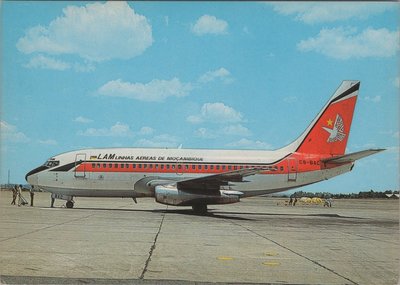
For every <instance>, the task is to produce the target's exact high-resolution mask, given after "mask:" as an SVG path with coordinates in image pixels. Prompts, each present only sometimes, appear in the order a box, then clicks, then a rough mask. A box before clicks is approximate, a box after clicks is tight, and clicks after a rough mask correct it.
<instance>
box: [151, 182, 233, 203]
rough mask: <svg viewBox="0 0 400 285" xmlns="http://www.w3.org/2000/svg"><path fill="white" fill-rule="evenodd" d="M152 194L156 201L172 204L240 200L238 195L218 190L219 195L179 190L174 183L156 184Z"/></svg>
mask: <svg viewBox="0 0 400 285" xmlns="http://www.w3.org/2000/svg"><path fill="white" fill-rule="evenodd" d="M154 194H155V199H156V201H157V202H158V203H161V204H165V205H173V206H192V205H198V204H207V205H215V204H232V203H237V202H239V201H240V197H239V195H232V194H231V193H230V195H226V194H224V191H220V195H205V194H204V195H203V194H193V193H189V192H185V191H183V190H179V189H177V188H176V186H174V185H162V186H161V185H160V186H156V187H155V193H154Z"/></svg>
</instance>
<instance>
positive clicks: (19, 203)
mask: <svg viewBox="0 0 400 285" xmlns="http://www.w3.org/2000/svg"><path fill="white" fill-rule="evenodd" d="M17 191H18V207H20V206H21V203H22V185H18V188H17Z"/></svg>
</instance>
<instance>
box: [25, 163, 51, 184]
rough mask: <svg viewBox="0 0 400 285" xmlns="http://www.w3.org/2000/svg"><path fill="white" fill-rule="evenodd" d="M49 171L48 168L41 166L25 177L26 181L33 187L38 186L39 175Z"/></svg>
mask: <svg viewBox="0 0 400 285" xmlns="http://www.w3.org/2000/svg"><path fill="white" fill-rule="evenodd" d="M45 169H47V166H44V165H42V166H39V167H37V168H35V169H33V170H31V171H29V172H28V173H27V174H26V175H25V180H26V181H27V182H28V183H29V184H31V185H37V173H39V172H41V171H43V170H45Z"/></svg>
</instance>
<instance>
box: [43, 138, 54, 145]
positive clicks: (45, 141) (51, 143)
mask: <svg viewBox="0 0 400 285" xmlns="http://www.w3.org/2000/svg"><path fill="white" fill-rule="evenodd" d="M38 142H39V143H40V144H44V145H57V144H58V143H57V141H56V140H52V139H48V140H39V141H38Z"/></svg>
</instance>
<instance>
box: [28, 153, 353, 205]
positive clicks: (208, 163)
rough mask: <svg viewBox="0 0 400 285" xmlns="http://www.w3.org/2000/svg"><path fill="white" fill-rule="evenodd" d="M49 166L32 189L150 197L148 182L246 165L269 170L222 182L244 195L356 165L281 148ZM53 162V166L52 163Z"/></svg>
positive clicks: (94, 157)
mask: <svg viewBox="0 0 400 285" xmlns="http://www.w3.org/2000/svg"><path fill="white" fill-rule="evenodd" d="M47 164H49V165H50V166H51V167H49V168H44V167H45V166H43V168H44V169H43V170H41V171H39V172H37V173H34V174H33V175H28V182H29V183H30V184H31V185H33V186H34V187H38V188H40V189H42V190H44V191H48V192H51V193H54V194H59V195H68V196H76V197H145V196H147V197H152V196H154V187H151V185H148V182H149V181H152V180H162V179H166V180H168V181H172V182H173V181H182V180H185V179H188V178H195V177H202V176H206V175H213V174H218V173H224V172H229V171H234V170H238V169H241V168H248V167H256V168H257V167H260V168H263V169H265V171H263V172H261V173H259V174H255V175H251V176H248V177H245V180H244V181H243V182H234V183H230V184H229V185H227V186H221V188H222V189H226V190H233V191H240V192H243V193H244V195H243V197H248V196H255V195H262V194H266V193H273V192H279V191H285V190H288V189H291V188H295V187H299V186H303V185H308V184H311V183H315V182H318V181H321V180H324V179H329V178H331V177H334V176H336V175H340V174H342V173H345V172H347V171H349V170H351V167H352V164H344V165H341V166H337V167H334V168H326V167H323V165H322V164H321V163H320V157H319V156H313V155H307V157H304V156H303V155H300V154H296V153H294V154H291V153H287V152H285V150H284V149H281V150H277V151H249V150H245V151H238V150H202V149H200V150H199V149H144V148H111V149H86V150H79V151H72V152H68V153H64V154H60V155H57V156H55V157H52V158H51V159H49V160H48V161H47ZM52 165H53V166H52Z"/></svg>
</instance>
